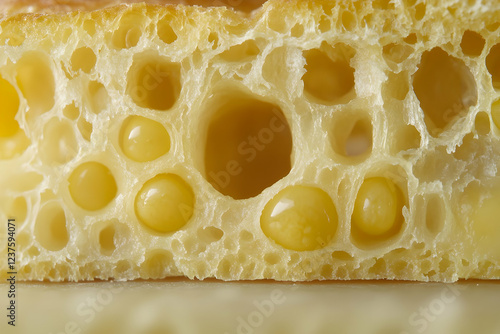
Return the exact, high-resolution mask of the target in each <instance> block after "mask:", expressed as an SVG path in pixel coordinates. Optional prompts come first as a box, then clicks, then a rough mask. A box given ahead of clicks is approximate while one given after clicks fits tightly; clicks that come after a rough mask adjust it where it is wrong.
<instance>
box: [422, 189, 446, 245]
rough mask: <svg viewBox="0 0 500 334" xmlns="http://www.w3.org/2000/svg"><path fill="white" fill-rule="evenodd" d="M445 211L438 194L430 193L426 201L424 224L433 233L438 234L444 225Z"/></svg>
mask: <svg viewBox="0 0 500 334" xmlns="http://www.w3.org/2000/svg"><path fill="white" fill-rule="evenodd" d="M445 219H446V212H445V209H444V202H443V199H442V198H441V197H440V196H439V195H432V196H430V197H429V199H428V201H427V208H426V213H425V226H426V227H427V229H428V230H429V231H430V232H431V233H432V234H433V235H436V234H438V233H439V232H440V231H441V230H442V229H443V226H444V221H445Z"/></svg>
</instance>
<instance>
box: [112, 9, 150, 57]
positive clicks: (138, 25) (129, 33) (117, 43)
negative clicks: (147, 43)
mask: <svg viewBox="0 0 500 334" xmlns="http://www.w3.org/2000/svg"><path fill="white" fill-rule="evenodd" d="M144 25H145V18H144V16H142V15H140V14H136V13H128V14H125V15H124V16H123V17H122V18H121V20H120V26H119V28H118V29H117V30H116V31H115V32H114V33H113V39H112V42H113V46H114V47H115V48H116V49H128V48H131V47H134V46H136V45H137V43H139V40H140V38H141V36H142V31H143V30H144Z"/></svg>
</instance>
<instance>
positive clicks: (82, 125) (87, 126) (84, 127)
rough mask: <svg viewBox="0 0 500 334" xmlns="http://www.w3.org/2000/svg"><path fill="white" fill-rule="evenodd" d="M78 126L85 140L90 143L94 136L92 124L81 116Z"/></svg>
mask: <svg viewBox="0 0 500 334" xmlns="http://www.w3.org/2000/svg"><path fill="white" fill-rule="evenodd" d="M77 126H78V130H79V131H80V133H81V135H82V137H83V139H85V140H86V141H90V136H91V135H92V123H89V122H87V120H86V119H85V117H83V116H80V119H79V120H78V123H77Z"/></svg>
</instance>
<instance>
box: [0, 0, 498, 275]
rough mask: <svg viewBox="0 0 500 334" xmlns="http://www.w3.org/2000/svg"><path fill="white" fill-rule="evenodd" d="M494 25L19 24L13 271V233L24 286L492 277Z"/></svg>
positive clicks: (329, 16) (12, 83) (378, 10)
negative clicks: (112, 281) (101, 281)
mask: <svg viewBox="0 0 500 334" xmlns="http://www.w3.org/2000/svg"><path fill="white" fill-rule="evenodd" d="M47 10H48V9H47V8H45V11H47ZM14 12H15V10H14ZM9 13H11V12H9ZM499 17H500V4H499V3H498V2H497V1H482V2H477V3H472V2H464V1H444V2H443V1H420V0H417V1H415V0H405V1H387V0H378V1H333V2H332V1H314V2H313V1H287V2H281V1H277V0H270V1H268V2H267V3H265V4H264V6H263V7H262V9H258V10H256V11H254V12H252V13H250V14H245V13H242V12H238V11H234V10H232V9H228V8H225V7H217V8H203V7H196V6H183V5H176V6H174V5H148V4H132V5H120V6H113V7H110V8H103V9H100V10H96V11H85V10H83V11H72V10H69V11H67V12H65V13H61V12H59V13H58V14H44V15H39V14H17V15H12V16H7V17H5V18H4V19H3V20H2V21H1V22H0V27H1V32H0V45H1V46H0V49H1V51H0V77H1V80H0V96H1V97H2V107H1V108H2V109H1V111H0V117H1V120H0V136H1V137H0V157H1V161H0V189H1V190H0V203H1V204H0V208H1V209H0V219H1V221H2V224H1V225H0V226H1V227H0V228H1V230H0V231H1V232H2V242H1V243H0V245H1V249H3V250H2V253H3V254H5V253H6V251H7V245H6V242H5V240H6V237H5V236H6V231H7V224H6V223H7V219H8V218H14V219H15V220H16V226H17V228H16V233H17V234H16V242H17V243H16V252H17V266H18V267H17V270H18V273H19V278H20V279H23V280H53V281H62V280H71V281H77V280H94V279H110V278H114V279H120V280H131V279H137V278H144V279H148V278H164V277H168V276H187V277H189V278H200V279H203V278H207V277H216V278H219V279H223V280H241V279H263V278H268V279H275V280H293V281H301V280H316V279H318V280H324V279H380V278H385V279H402V280H420V281H428V280H431V281H455V280H457V279H460V278H485V279H498V278H500V218H499V217H500V207H499V205H498V203H499V201H500V182H499V181H500V173H499V172H498V167H499V165H500V103H499V102H496V101H498V99H499V98H500V92H499V89H500V37H499V32H500V29H499V27H500V19H499ZM0 271H1V272H2V274H3V273H5V272H6V271H7V268H6V261H0Z"/></svg>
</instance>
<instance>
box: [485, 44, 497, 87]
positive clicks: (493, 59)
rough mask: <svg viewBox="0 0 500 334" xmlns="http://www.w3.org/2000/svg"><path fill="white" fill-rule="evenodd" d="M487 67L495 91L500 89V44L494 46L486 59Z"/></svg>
mask: <svg viewBox="0 0 500 334" xmlns="http://www.w3.org/2000/svg"><path fill="white" fill-rule="evenodd" d="M486 67H487V68H488V72H490V74H491V80H492V83H493V87H494V88H495V89H500V43H498V44H496V45H494V46H493V47H492V48H491V49H490V52H489V53H488V56H487V57H486Z"/></svg>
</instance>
